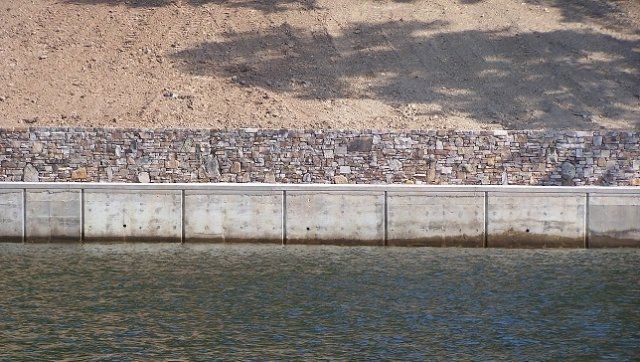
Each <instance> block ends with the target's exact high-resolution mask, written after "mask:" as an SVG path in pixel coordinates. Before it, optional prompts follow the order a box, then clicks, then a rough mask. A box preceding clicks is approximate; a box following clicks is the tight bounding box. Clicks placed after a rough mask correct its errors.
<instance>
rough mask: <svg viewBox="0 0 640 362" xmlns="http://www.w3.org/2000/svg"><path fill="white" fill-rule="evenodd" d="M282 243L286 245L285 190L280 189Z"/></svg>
mask: <svg viewBox="0 0 640 362" xmlns="http://www.w3.org/2000/svg"><path fill="white" fill-rule="evenodd" d="M281 224H282V232H281V233H280V235H281V237H282V245H287V191H286V190H282V221H281Z"/></svg>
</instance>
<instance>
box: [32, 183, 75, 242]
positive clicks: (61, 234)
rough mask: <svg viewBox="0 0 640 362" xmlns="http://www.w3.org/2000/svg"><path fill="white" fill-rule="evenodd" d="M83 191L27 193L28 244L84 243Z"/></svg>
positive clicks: (37, 191) (35, 191)
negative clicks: (53, 242)
mask: <svg viewBox="0 0 640 362" xmlns="http://www.w3.org/2000/svg"><path fill="white" fill-rule="evenodd" d="M81 191H82V190H27V191H26V197H27V198H26V201H27V209H26V215H25V219H26V220H25V222H26V241H30V242H50V241H81V240H82V200H81V195H82V192H81Z"/></svg>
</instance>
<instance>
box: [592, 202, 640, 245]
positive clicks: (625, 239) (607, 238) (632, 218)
mask: <svg viewBox="0 0 640 362" xmlns="http://www.w3.org/2000/svg"><path fill="white" fill-rule="evenodd" d="M589 247H593V248H609V247H640V195H591V196H589Z"/></svg>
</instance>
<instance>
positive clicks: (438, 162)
mask: <svg viewBox="0 0 640 362" xmlns="http://www.w3.org/2000/svg"><path fill="white" fill-rule="evenodd" d="M0 181H28V182H36V181H89V182H153V183H158V182H268V183H274V182H275V183H416V184H420V183H422V184H451V185H461V184H468V185H480V184H482V185H502V184H510V185H620V186H623V185H635V186H640V132H638V131H630V132H618V131H616V132H614V131H608V132H605V131H596V132H582V131H581V132H574V131H406V132H404V131H375V130H363V131H349V130H317V131H311V130H307V131H304V130H259V129H242V130H208V129H196V130H186V129H155V130H153V129H105V128H30V129H0Z"/></svg>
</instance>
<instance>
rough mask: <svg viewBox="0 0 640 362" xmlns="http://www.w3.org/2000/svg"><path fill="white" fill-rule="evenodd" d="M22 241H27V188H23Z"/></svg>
mask: <svg viewBox="0 0 640 362" xmlns="http://www.w3.org/2000/svg"><path fill="white" fill-rule="evenodd" d="M22 242H23V243H26V242H27V189H26V188H24V189H22Z"/></svg>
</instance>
